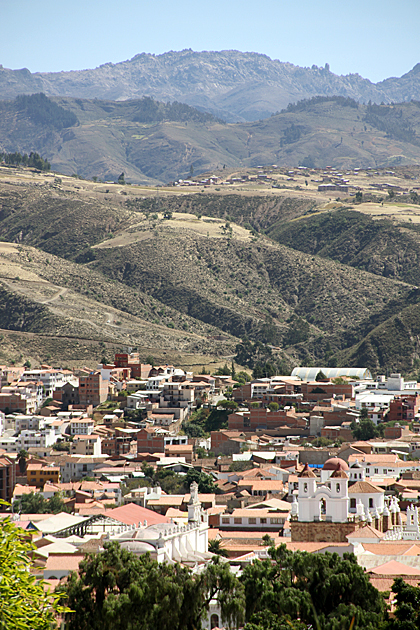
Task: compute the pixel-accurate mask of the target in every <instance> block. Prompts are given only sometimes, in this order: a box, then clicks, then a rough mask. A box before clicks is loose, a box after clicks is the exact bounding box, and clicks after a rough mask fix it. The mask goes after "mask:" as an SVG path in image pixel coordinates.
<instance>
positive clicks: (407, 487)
mask: <svg viewBox="0 0 420 630" xmlns="http://www.w3.org/2000/svg"><path fill="white" fill-rule="evenodd" d="M203 371H204V372H205V370H203ZM0 373H1V390H0V409H1V413H0V429H1V436H0V449H1V451H0V498H1V499H3V500H4V501H5V502H8V504H9V505H10V507H9V508H7V507H4V511H3V513H2V514H1V516H2V517H3V518H4V517H6V516H9V517H10V518H11V519H12V521H13V523H14V524H15V525H16V526H18V527H20V528H23V529H24V530H25V531H26V532H27V534H28V535H29V536H30V538H31V540H32V541H33V543H34V545H35V551H34V554H33V560H34V564H33V569H32V570H33V571H34V572H35V574H36V575H37V576H38V577H42V578H43V579H45V580H46V581H47V582H48V583H50V584H51V586H52V587H54V588H55V587H56V586H57V584H59V583H60V581H62V580H66V579H67V577H68V576H69V574H70V573H71V572H72V571H75V570H77V568H78V566H79V563H80V562H81V560H82V559H83V557H84V554H85V553H86V552H87V551H89V552H94V553H97V552H99V551H101V550H102V549H103V544H104V542H105V541H109V540H115V541H118V543H119V544H120V545H122V546H123V547H124V548H126V549H129V550H130V551H132V552H133V553H134V554H136V555H139V556H141V555H143V554H145V553H150V554H151V557H152V558H154V559H156V560H157V561H158V562H170V563H173V562H181V563H182V564H183V565H185V566H188V567H190V568H192V569H193V570H195V571H196V570H199V568H200V567H201V568H202V567H204V566H206V565H207V564H208V562H209V561H210V560H211V558H213V557H214V554H221V555H223V556H225V557H226V562H228V563H230V564H231V566H233V567H236V568H237V569H239V570H241V568H242V569H243V568H244V567H245V566H247V565H249V564H250V563H252V561H253V560H255V559H263V558H267V557H268V549H269V546H270V545H274V546H278V545H280V544H281V543H284V544H285V545H286V546H287V548H288V549H289V550H291V551H297V550H300V551H307V552H310V553H315V554H318V553H325V552H336V553H338V554H339V556H341V557H343V555H344V554H345V553H348V552H352V553H354V554H355V555H356V557H357V562H358V563H359V565H360V566H362V567H363V568H364V569H365V570H366V571H367V572H368V574H369V579H370V582H371V583H372V584H373V585H374V586H377V587H378V588H380V590H381V591H390V590H391V587H392V583H393V581H394V579H395V578H396V577H402V578H403V579H404V580H405V582H407V583H408V584H417V582H418V580H419V576H420V521H419V512H418V506H419V491H420V461H419V457H420V384H419V383H417V382H415V381H406V380H405V379H404V378H403V377H402V376H401V375H400V374H391V375H390V376H388V377H386V376H384V375H378V376H376V377H375V378H373V377H372V374H371V373H370V371H369V370H368V369H367V368H325V367H322V366H321V367H296V368H295V369H294V370H293V371H292V374H291V375H288V376H273V377H270V378H260V379H256V380H251V376H250V375H248V374H247V373H246V372H243V371H242V372H236V370H235V366H234V365H233V364H232V369H228V366H227V365H225V368H223V369H219V370H218V371H217V372H216V373H215V374H214V375H210V374H208V373H203V374H194V373H193V372H189V371H184V370H182V369H179V368H177V367H174V366H172V365H153V364H152V363H147V364H146V363H142V362H141V361H140V359H139V354H138V353H137V352H131V351H127V352H125V353H119V354H116V355H115V359H114V362H113V363H112V364H99V365H98V366H97V369H95V370H89V369H87V368H86V369H74V370H70V369H60V368H54V367H52V366H49V365H42V366H41V367H40V368H39V369H31V368H30V367H29V366H22V367H18V366H15V365H14V366H0ZM210 612H211V614H210V613H209V618H208V620H207V626H205V627H208V628H209V629H210V628H213V627H217V626H218V625H219V623H220V621H219V615H220V611H218V608H217V603H216V602H215V603H214V605H213V608H211V609H210Z"/></svg>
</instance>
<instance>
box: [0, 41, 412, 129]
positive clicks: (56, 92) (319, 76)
mask: <svg viewBox="0 0 420 630" xmlns="http://www.w3.org/2000/svg"><path fill="white" fill-rule="evenodd" d="M37 92H44V93H45V94H46V95H47V96H67V97H76V98H87V99H90V98H99V99H107V100H115V101H123V100H128V99H138V98H141V97H142V96H152V97H153V98H156V99H158V100H161V101H168V100H170V101H174V100H176V101H180V102H183V103H187V104H188V105H191V106H194V107H197V108H199V109H202V110H206V111H208V112H210V113H212V114H214V115H216V116H218V117H222V118H224V119H226V120H227V121H228V122H234V121H253V120H258V119H261V118H266V117H268V116H270V115H271V114H272V113H274V112H276V111H279V110H281V109H282V108H284V107H286V106H287V105H288V104H289V103H291V102H295V101H298V100H301V99H304V98H310V97H312V96H316V95H321V96H331V95H340V96H345V97H351V98H353V99H355V100H357V101H361V102H368V101H369V100H371V101H372V102H374V103H381V102H382V101H383V102H384V103H391V102H406V101H410V100H420V64H417V65H416V66H414V68H413V69H412V70H410V71H409V72H407V73H406V74H404V75H403V76H402V77H399V78H398V77H390V78H388V79H385V80H384V81H381V82H379V83H372V82H371V81H369V80H368V79H364V78H363V77H361V76H360V75H359V74H348V75H346V76H343V75H341V76H339V75H336V74H334V73H332V72H331V71H330V69H329V66H328V64H326V65H325V67H321V68H319V67H317V66H312V68H302V67H299V66H295V65H293V64H291V63H288V62H281V61H279V60H275V59H274V60H273V59H271V58H270V57H268V56H267V55H263V54H260V53H253V52H240V51H236V50H224V51H203V52H195V51H193V50H191V49H187V50H182V51H179V52H177V51H170V52H166V53H163V54H161V55H152V54H149V53H141V54H138V55H136V56H134V57H133V58H132V59H129V60H127V61H123V62H119V63H116V64H113V63H106V64H103V65H101V66H99V67H98V68H95V69H87V70H80V71H69V72H56V73H51V72H50V73H47V72H39V73H34V74H32V73H31V72H30V71H29V70H27V69H26V68H24V69H21V70H9V69H7V68H3V67H0V99H10V98H15V97H16V96H17V95H19V94H31V93H37Z"/></svg>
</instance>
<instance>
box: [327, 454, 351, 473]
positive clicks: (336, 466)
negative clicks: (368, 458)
mask: <svg viewBox="0 0 420 630" xmlns="http://www.w3.org/2000/svg"><path fill="white" fill-rule="evenodd" d="M348 469H349V467H348V465H347V463H346V462H345V461H344V459H340V458H339V457H331V458H330V459H327V461H326V462H325V464H324V465H323V467H322V470H344V471H346V470H348Z"/></svg>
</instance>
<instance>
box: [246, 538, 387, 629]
mask: <svg viewBox="0 0 420 630" xmlns="http://www.w3.org/2000/svg"><path fill="white" fill-rule="evenodd" d="M269 554H270V559H269V560H263V561H256V562H254V563H253V564H252V565H248V566H247V567H245V569H244V571H243V574H242V576H241V582H242V583H243V585H244V588H245V601H246V619H247V621H248V623H247V625H246V626H245V628H246V630H283V628H290V627H293V628H296V629H299V630H300V629H301V628H307V627H309V625H311V626H312V627H313V628H316V627H319V628H322V630H341V629H342V628H345V629H346V630H347V629H349V628H350V626H351V623H352V619H353V617H354V625H353V630H377V629H378V628H379V627H380V626H381V623H382V622H383V620H384V614H385V604H384V600H383V598H382V597H381V595H380V593H379V591H378V590H377V589H375V588H374V587H373V586H372V585H371V584H370V582H369V578H368V576H367V575H366V573H365V572H364V570H363V568H362V567H360V566H359V565H358V564H357V560H356V557H355V556H354V555H352V554H344V559H343V560H341V559H340V558H339V556H338V554H329V553H325V554H310V553H304V552H295V553H293V552H292V551H289V550H287V548H286V545H280V547H277V548H276V549H275V548H274V547H271V548H270V550H269ZM290 622H291V623H290ZM300 624H303V625H300Z"/></svg>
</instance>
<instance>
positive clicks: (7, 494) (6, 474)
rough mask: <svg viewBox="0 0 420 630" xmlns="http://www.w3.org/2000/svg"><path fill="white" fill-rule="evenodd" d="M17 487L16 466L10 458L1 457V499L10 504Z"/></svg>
mask: <svg viewBox="0 0 420 630" xmlns="http://www.w3.org/2000/svg"><path fill="white" fill-rule="evenodd" d="M15 485H16V466H15V464H14V463H13V462H12V461H11V460H10V459H9V458H8V457H0V499H3V501H8V502H9V503H10V502H11V500H12V496H13V490H14V488H15Z"/></svg>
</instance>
